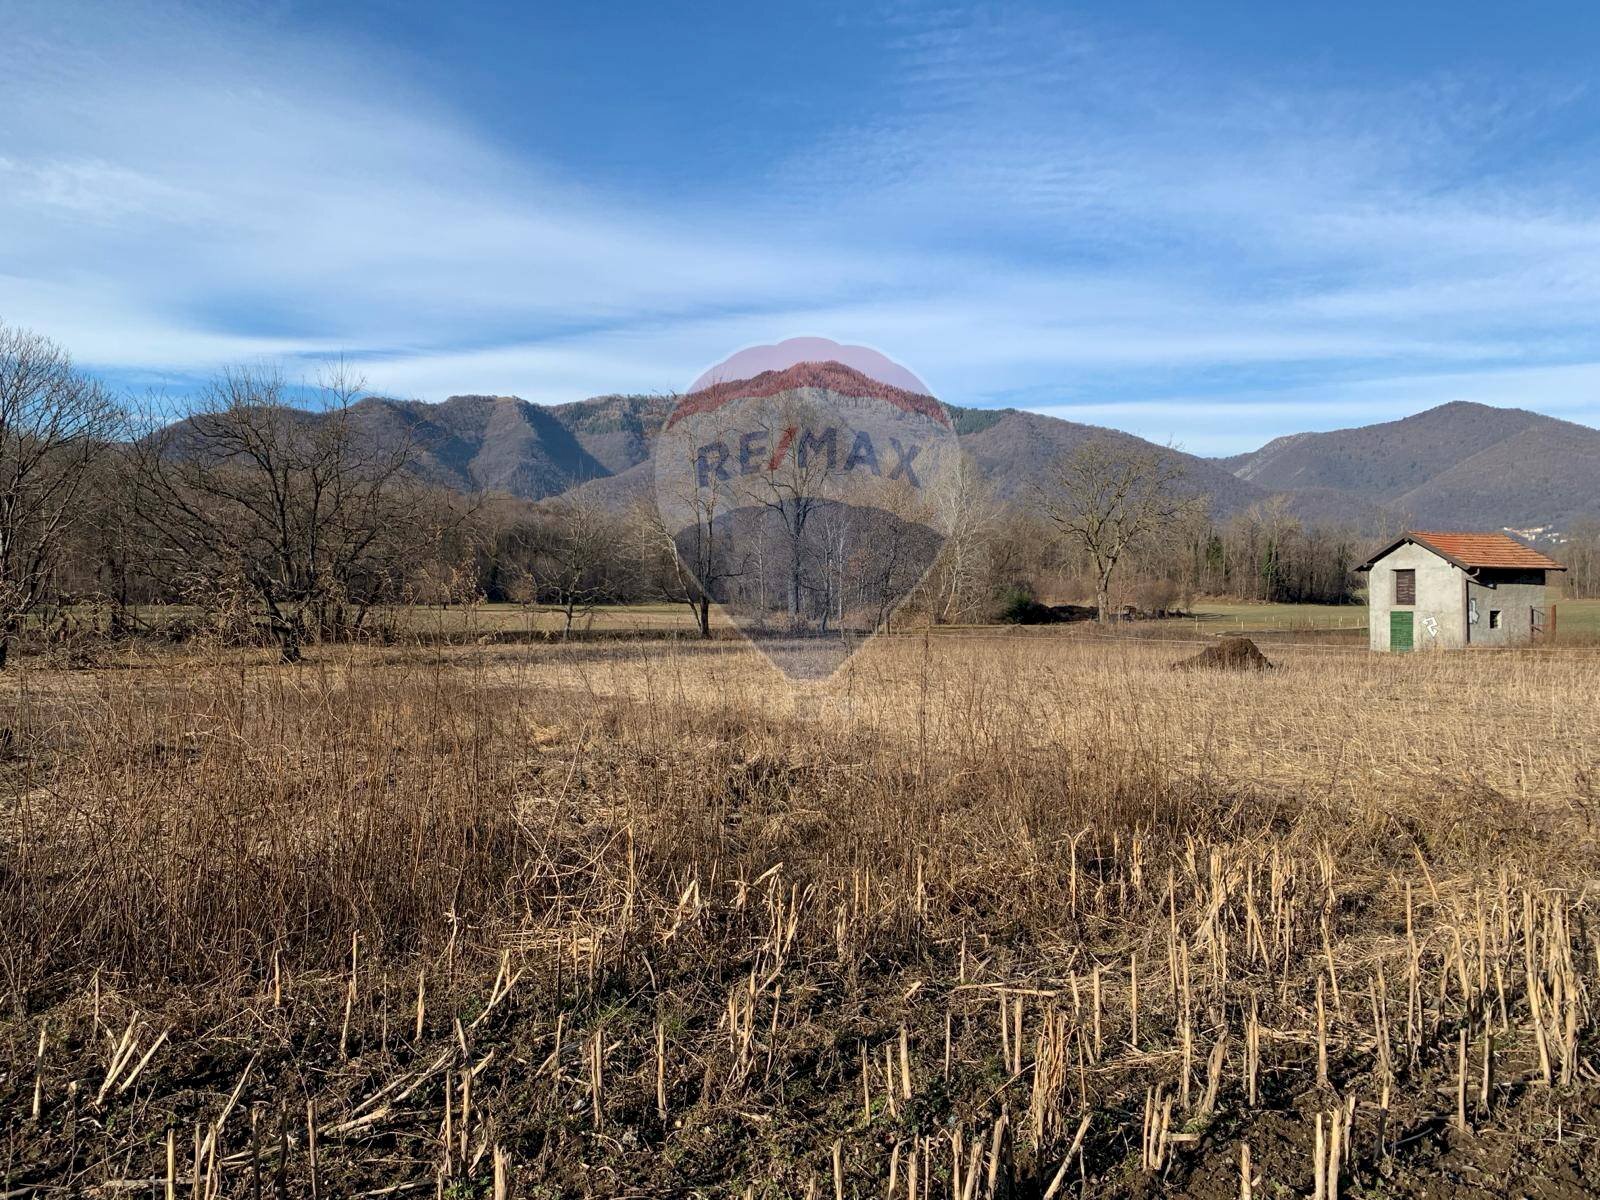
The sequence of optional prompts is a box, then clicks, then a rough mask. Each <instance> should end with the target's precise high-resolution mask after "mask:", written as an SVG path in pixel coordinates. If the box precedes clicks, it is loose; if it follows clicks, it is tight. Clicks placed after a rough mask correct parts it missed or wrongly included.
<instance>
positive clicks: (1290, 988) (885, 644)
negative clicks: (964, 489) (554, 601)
mask: <svg viewBox="0 0 1600 1200" xmlns="http://www.w3.org/2000/svg"><path fill="white" fill-rule="evenodd" d="M1269 649H1270V651H1271V655H1272V658H1273V660H1274V662H1275V663H1276V664H1277V666H1278V668H1279V669H1277V670H1274V671H1271V672H1255V671H1250V672H1240V673H1230V672H1209V671H1195V672H1175V671H1173V670H1172V669H1171V668H1172V664H1173V662H1174V661H1175V660H1176V659H1178V658H1179V657H1182V655H1183V654H1184V653H1186V652H1187V651H1186V649H1185V648H1183V647H1174V646H1172V645H1167V644H1162V643H1159V642H1147V641H1145V642H1106V641H1100V640H1091V639H1071V638H1021V637H986V638H971V639H966V638H957V637H950V638H932V639H922V638H917V637H905V638H888V639H881V640H879V641H877V642H874V643H873V644H871V645H869V646H867V647H866V648H865V649H864V650H863V651H862V652H860V653H859V654H858V655H857V656H856V657H855V658H854V659H853V660H852V661H851V663H850V665H849V666H848V667H847V668H846V670H845V671H844V672H842V673H841V674H840V675H839V676H838V677H837V678H835V679H834V680H832V681H830V682H829V683H827V684H823V685H812V686H804V687H800V688H798V689H792V688H791V687H790V686H789V685H786V684H783V683H781V682H780V681H779V679H778V677H777V676H776V675H775V673H774V672H773V671H772V669H771V668H770V667H769V666H768V665H767V664H766V663H765V661H764V660H763V659H761V658H760V656H759V655H757V654H756V653H755V652H753V651H751V650H749V649H747V648H745V647H742V646H740V645H739V644H737V643H712V644H709V645H704V646H700V645H696V646H688V647H681V648H680V647H674V646H668V645H660V644H655V645H631V644H606V643H594V642H589V643H583V644H579V645H573V646H566V647H564V646H559V645H557V646H533V647H494V646H481V647H466V648H454V649H438V648H427V647H416V648H411V649H406V648H388V649H385V650H383V651H369V650H352V649H337V648H327V649H320V650H318V651H316V652H315V653H313V654H308V656H307V659H306V661H305V662H303V663H302V664H300V665H298V666H295V667H287V666H281V665H276V664H274V663H272V662H271V660H270V658H269V657H267V656H266V655H265V654H261V655H259V656H257V655H255V654H253V653H251V652H238V651H217V652H215V653H203V652H200V651H198V650H185V651H155V652H145V653H143V654H142V655H139V656H132V657H128V658H126V659H123V660H119V661H117V662H115V663H106V664H103V666H102V668H101V669H98V670H93V671H50V672H47V671H42V670H40V669H38V668H24V669H22V670H20V671H17V672H14V673H12V675H11V677H10V678H9V679H8V680H7V681H6V682H7V684H8V691H7V693H6V695H5V710H6V711H5V722H6V729H7V733H8V736H7V738H6V743H5V745H6V751H5V761H4V763H3V771H4V779H5V794H6V811H5V816H4V831H5V841H4V846H3V858H0V929H3V931H4V932H3V935H0V936H3V939H4V940H3V943H0V987H3V989H4V993H5V1001H6V1005H5V1017H4V1027H3V1035H0V1036H3V1039H4V1051H3V1052H4V1063H5V1068H4V1077H3V1080H0V1108H3V1111H4V1112H5V1114H6V1116H5V1128H6V1138H7V1151H6V1156H5V1176H4V1179H5V1189H6V1191H7V1192H8V1193H11V1194H19V1193H20V1194H29V1193H30V1192H31V1191H35V1190H40V1191H42V1192H49V1191H50V1190H52V1189H55V1190H60V1191H63V1192H66V1193H73V1192H77V1193H89V1194H106V1195H110V1194H117V1195H129V1194H131V1195H157V1196H160V1195H171V1194H179V1192H180V1191H181V1194H184V1195H188V1194H191V1192H192V1193H193V1194H195V1195H203V1196H213V1195H256V1194H261V1195H283V1196H296V1197H298V1196H313V1195H317V1196H338V1195H357V1194H407V1193H412V1192H415V1193H418V1194H428V1195H438V1194H443V1195H450V1196H468V1195H484V1196H510V1195H517V1196H562V1195H572V1196H577V1195H603V1196H604V1195H610V1196H675V1195H704V1196H728V1197H742V1196H746V1195H751V1196H773V1197H776V1196H808V1195H809V1196H816V1197H822V1198H826V1197H855V1196H868V1195H891V1196H905V1197H907V1198H908V1200H913V1198H915V1197H920V1196H929V1197H945V1196H950V1197H961V1198H964V1200H965V1198H976V1197H988V1196H1001V1195H1007V1196H1066V1195H1078V1194H1081V1195H1093V1196H1106V1195H1111V1196H1134V1195H1156V1194H1163V1195H1194V1196H1219V1197H1220V1196H1230V1197H1231V1196H1237V1195H1255V1196H1286V1195H1312V1194H1317V1195H1322V1196H1330V1197H1331V1196H1333V1195H1336V1194H1337V1195H1348V1196H1355V1195H1388V1196H1397V1195H1398V1196H1424V1195H1426V1196H1433V1195H1502V1194H1507V1193H1516V1194H1526V1195H1544V1196H1567V1195H1570V1196H1577V1195H1584V1194H1588V1193H1590V1192H1591V1191H1592V1190H1593V1189H1594V1187H1595V1186H1596V1181H1597V1179H1600V1151H1597V1142H1596V1140H1595V1139H1596V1130H1595V1127H1594V1121H1595V1116H1596V1100H1597V1097H1600V1088H1597V1079H1596V1074H1595V1067H1594V1058H1593V1056H1594V1053H1595V1049H1596V1046H1597V1044H1600V1042H1597V1034H1600V1012H1597V1010H1596V1007H1595V1003H1596V996H1595V991H1596V987H1597V984H1600V922H1597V921H1596V919H1595V912H1594V908H1595V900H1594V897H1593V894H1592V893H1593V885H1594V882H1595V873H1594V863H1595V861H1596V856H1595V849H1596V847H1595V833H1594V819H1595V817H1596V815H1597V812H1600V790H1597V789H1600V714H1597V712H1596V710H1595V706H1594V705H1593V704H1592V699H1593V684H1592V680H1593V670H1594V665H1595V660H1594V659H1593V658H1591V657H1588V656H1585V655H1583V654H1581V653H1576V652H1566V653H1555V654H1544V655H1539V654H1533V653H1528V654H1498V655H1492V656H1490V655H1479V656H1473V655H1466V656H1449V657H1446V656H1439V657H1437V658H1430V659H1428V660H1416V659H1413V660H1405V661H1400V660H1395V659H1392V658H1386V657H1381V656H1369V655H1366V654H1363V653H1359V652H1350V651H1345V650H1342V649H1329V648H1317V647H1308V648H1301V647H1296V646H1292V645H1274V646H1271V647H1270V648H1269Z"/></svg>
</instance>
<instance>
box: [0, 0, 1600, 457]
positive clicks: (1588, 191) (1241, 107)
mask: <svg viewBox="0 0 1600 1200" xmlns="http://www.w3.org/2000/svg"><path fill="white" fill-rule="evenodd" d="M1309 7H1310V6H1288V5H1265V4H1263V5H1260V6H1242V5H1241V6H1218V5H1205V4H1194V3H1189V4H1180V3H1143V4H1141V3H1131V4H1117V5H1110V4H1107V5H1103V6H1082V7H1076V8H1068V7H1061V6H1028V5H1006V6H1003V7H1002V6H981V7H960V6H948V5H946V6H932V5H928V6H925V5H920V4H914V3H886V4H874V3H870V2H869V3H865V4H862V3H854V4H837V5H836V4H790V5H785V6H771V9H772V11H771V12H765V11H762V10H761V9H759V8H758V7H757V6H745V5H739V6H735V5H728V6H726V7H722V8H720V9H719V8H715V7H713V6H709V5H703V4H701V5H684V6H682V7H677V8H675V7H673V6H669V5H661V4H651V5H642V4H641V5H637V6H635V5H630V4H570V5H568V4H529V5H506V6H504V7H497V6H486V5H476V6H473V5H462V6H458V8H459V11H445V9H446V6H443V5H438V6H435V5H423V4H409V3H398V2H388V0H385V2H377V0H373V2H368V3H352V4H342V5H341V4H302V3H286V2H280V3H277V4H269V5H265V6H262V5H250V6H240V7H238V8H232V7H230V6H227V5H218V4H212V5H206V6H192V7H191V6H185V5H172V4H144V3H141V2H140V0H130V2H129V3H124V4H118V5H105V6H100V5H86V4H76V3H69V2H64V0H56V2H53V3H39V4H35V3H32V2H31V0H5V2H4V4H3V10H4V22H5V25H6V28H7V30H8V32H9V36H8V37H6V38H4V39H0V319H3V320H5V321H8V322H10V323H14V324H21V325H27V326H30V327H32V328H34V329H36V330H38V331H40V332H42V333H45V334H48V335H49V336H51V337H54V338H56V339H57V340H59V341H61V342H62V343H64V344H65V345H67V346H68V347H69V348H70V349H72V350H73V351H74V353H75V354H76V355H77V357H78V359H79V360H80V362H82V363H84V364H85V365H88V366H90V367H92V368H93V369H95V370H97V371H100V372H102V373H104V374H105V375H106V376H107V377H109V378H111V379H113V380H114V381H116V382H117V383H119V384H121V385H125V386H127V387H128V388H130V389H134V390H142V389H144V388H147V387H164V388H166V389H168V390H169V391H173V392H181V391H183V390H184V389H185V388H187V387H190V386H193V384H194V382H195V381H196V380H197V379H199V378H201V377H203V376H204V375H205V374H206V373H207V372H208V371H211V370H214V369H215V368H217V367H218V366H220V365H223V364H226V363H230V362H238V361H253V360H260V359H269V360H274V361H278V362H281V363H282V364H283V365H284V366H285V368H286V370H288V371H289V373H291V374H293V373H296V372H298V371H305V372H307V373H309V372H310V371H311V370H312V369H313V367H314V364H315V362H316V360H317V359H318V358H320V357H325V356H328V355H332V354H342V355H343V356H344V357H345V358H346V359H347V360H348V361H351V362H353V363H354V364H356V366H357V367H358V368H359V369H360V370H361V372H362V373H363V374H364V375H365V376H366V378H367V380H368V382H369V385H370V386H371V387H372V388H373V389H374V390H379V391H384V392H387V393H390V394H394V395H400V396H411V397H417V398H421V399H429V400H437V399H442V398H443V397H444V396H446V395H449V394H452V393H456V392H468V391H482V392H496V393H514V394H518V395H522V396H525V397H527V398H528V399H532V400H538V401H543V402H559V401H564V400H571V399H578V398H581V397H583V396H587V395H593V394H597V393H602V392H609V391H632V390H643V391H665V390H673V389H676V388H681V387H683V386H684V385H685V384H687V383H688V382H689V381H690V380H692V379H693V378H694V377H695V376H696V375H697V374H698V373H699V372H700V370H701V369H703V368H704V367H705V366H707V365H708V364H710V363H712V362H716V361H718V360H720V359H722V358H723V357H725V356H726V355H727V354H728V353H730V352H731V351H733V350H735V349H737V348H739V347H740V346H744V345H749V344H753V343H762V342H774V341H778V340H780V339H782V338H785V337H790V336H795V335H805V334H817V335H823V336H828V337H832V338H835V339H837V340H839V341H842V342H859V343H865V344H868V345H872V346H875V347H877V348H878V349H880V350H882V351H884V352H885V353H887V354H889V355H890V356H891V357H894V358H896V359H898V360H899V361H901V362H903V363H905V364H906V365H907V366H909V367H910V368H911V369H912V370H913V371H914V372H916V374H917V375H919V376H920V377H921V378H923V379H924V380H926V381H928V383H929V384H930V385H931V386H932V387H933V389H934V390H935V391H936V392H937V393H938V394H939V395H940V396H941V397H942V398H944V399H947V400H951V401H955V402H959V403H968V404H982V405H1005V404H1009V405H1016V406H1018V407H1026V408H1032V409H1036V410H1039V411H1045V412H1050V413H1054V414H1056V415H1060V416H1064V417H1068V418H1070V419H1075V420H1082V421H1090V422H1094V423H1099V424H1107V425H1113V426H1117V427H1119V428H1124V429H1129V430H1132V431H1134V432H1137V433H1140V434H1142V435H1144V436H1147V437H1152V438H1156V439H1159V440H1167V439H1174V440H1176V441H1177V442H1179V443H1180V444H1182V445H1183V446H1185V447H1186V448H1188V449H1190V450H1193V451H1195V452H1199V453H1228V452H1232V451H1235V450H1240V449H1246V448H1250V447H1253V446H1255V445H1258V444H1260V443H1261V442H1264V441H1266V440H1268V439H1269V438H1271V437H1274V436H1277V435H1279V434H1281V433H1285V432H1291V431H1295V430H1300V429H1315V428H1334V427H1339V426H1345V425H1351V424H1362V423H1366V422H1369V421H1374V420H1382V419H1387V418H1391V417H1394V416H1399V415H1403V414H1405V413H1409V412H1415V411H1418V410H1420V409H1422V408H1426V407H1429V406H1431V405H1433V404H1438V403H1443V402H1445V401H1448V400H1458V399H1466V400H1479V401H1483V402H1486V403H1492V404H1515V405H1521V406H1524V407H1528V408H1533V409H1537V410H1539V411H1542V412H1547V413H1551V414H1552V415H1556V416H1562V417H1566V418H1568V419H1571V420H1577V421H1582V422H1584V423H1587V424H1592V425H1600V332H1597V330H1596V313H1600V95H1597V93H1596V89H1595V86H1594V85H1592V84H1591V82H1590V80H1591V77H1592V76H1593V73H1594V72H1593V64H1594V63H1595V62H1597V61H1600V13H1597V11H1596V10H1595V9H1594V8H1593V7H1592V6H1591V7H1585V6H1580V5H1576V4H1574V5H1570V6H1569V5H1539V6H1533V7H1528V8H1525V9H1522V10H1520V11H1517V12H1513V11H1512V10H1510V9H1509V8H1503V7H1502V6H1488V5H1482V6H1478V5H1472V4H1453V5H1443V4H1438V5H1434V4H1416V5H1406V6H1395V7H1399V8H1403V9H1404V11H1403V12H1395V11H1388V6H1378V5H1368V4H1346V5H1340V6H1323V10H1321V11H1309Z"/></svg>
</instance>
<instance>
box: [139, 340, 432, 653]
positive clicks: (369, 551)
mask: <svg viewBox="0 0 1600 1200" xmlns="http://www.w3.org/2000/svg"><path fill="white" fill-rule="evenodd" d="M362 387H363V384H362V381H360V380H358V379H355V378H353V377H351V376H350V375H348V374H347V373H346V372H345V371H344V370H343V368H342V367H341V366H335V367H332V368H330V369H329V370H328V371H327V372H326V373H325V375H324V376H323V378H322V379H321V380H320V381H319V383H318V386H317V387H316V389H315V394H314V396H313V398H312V400H311V402H310V403H309V404H307V405H292V404H290V403H289V402H288V389H287V388H286V386H285V384H284V383H283V381H282V379H281V378H280V377H279V376H278V375H276V374H275V373H273V372H271V371H268V370H264V369H241V370H232V371H228V372H226V373H225V374H223V375H222V376H220V377H219V378H218V379H216V380H215V381H213V382H212V383H211V384H210V385H209V386H208V387H207V388H206V389H205V391H204V392H203V393H202V395H201V396H200V397H199V399H198V401H197V402H196V403H195V404H194V405H193V406H192V407H191V409H190V410H189V412H188V413H187V415H186V417H185V418H184V419H183V420H181V421H179V422H177V423H175V424H172V425H169V426H167V427H165V428H163V429H159V430H156V431H154V432H151V433H149V434H147V435H146V436H145V437H143V438H140V439H138V441H137V442H136V443H135V447H134V452H133V456H132V457H133V463H134V469H133V478H134V482H135V491H136V494H137V498H138V503H139V506H140V510H141V513H142V515H143V516H144V517H145V518H146V521H147V527H148V534H149V536H150V538H151V539H152V541H153V543H154V545H155V546H156V548H157V552H158V555H159V556H160V558H161V559H162V560H164V565H165V567H166V571H167V574H168V577H169V578H170V579H174V580H177V581H180V584H181V583H187V585H188V587H187V592H188V594H189V595H190V596H191V597H194V598H197V599H199V600H200V602H202V603H205V602H206V600H207V598H208V597H213V596H228V595H231V596H234V597H241V598H244V600H245V601H246V602H247V605H248V607H249V609H250V610H251V611H253V612H254V613H255V614H258V615H259V616H260V617H261V618H264V619H265V622H266V625H267V627H268V629H269V631H270V633H271V635H272V637H273V638H274V640H276V642H277V643H278V646H279V649H280V651H281V653H282V656H283V658H284V660H285V661H287V662H295V661H298V659H299V658H300V654H301V647H302V646H303V645H304V643H305V642H306V641H307V640H308V638H311V637H313V636H317V635H319V634H320V635H330V634H335V633H339V632H344V631H350V630H353V629H356V628H359V627H360V625H361V623H362V621H363V619H364V618H365V616H366V614H367V612H368V610H369V609H370V607H371V606H372V605H373V604H374V603H376V602H378V601H379V600H381V599H382V598H383V597H385V596H387V595H393V594H395V593H396V591H397V590H398V585H399V583H400V579H401V576H402V574H403V572H404V571H405V570H407V569H409V567H410V565H411V564H412V562H413V560H414V555H413V554H412V553H411V550H412V549H413V542H414V541H415V536H416V535H417V522H416V521H415V520H414V519H413V518H414V517H415V515H416V512H417V507H418V504H419V503H420V500H421V498H422V492H421V491H420V489H417V488H414V487H412V486H409V484H408V482H407V480H406V479H405V470H406V468H407V466H408V464H409V462H410V457H411V446H410V445H409V443H407V442H404V441H392V440H391V441H384V440H380V439H378V438H376V437H374V436H373V434H372V432H371V431H370V430H368V429H364V428H362V427H360V425H359V422H358V419H357V416H358V414H356V412H355V411H354V406H355V402H356V400H357V398H358V396H359V395H360V392H361V390H362ZM254 619H256V618H255V617H251V620H252V621H253V620H254Z"/></svg>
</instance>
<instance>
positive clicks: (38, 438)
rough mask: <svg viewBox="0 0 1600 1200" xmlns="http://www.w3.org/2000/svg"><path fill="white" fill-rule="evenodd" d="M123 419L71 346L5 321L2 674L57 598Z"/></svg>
mask: <svg viewBox="0 0 1600 1200" xmlns="http://www.w3.org/2000/svg"><path fill="white" fill-rule="evenodd" d="M119 419H120V413H119V412H118V410H117V406H116V405H115V404H114V403H113V402H112V401H111V399H110V398H109V396H107V394H106V392H105V390H104V389H103V388H102V387H101V385H100V384H99V383H97V382H95V381H94V380H92V379H90V378H88V377H87V376H86V375H84V374H82V373H81V372H79V371H78V370H77V369H75V368H74V367H73V365H72V359H71V358H70V357H69V356H68V355H67V353H66V351H64V350H62V349H61V347H59V346H57V345H56V344H55V343H54V342H52V341H50V340H49V339H47V338H43V337H40V336H39V335H37V334H34V333H30V332H28V331H27V330H23V329H16V328H13V327H11V326H8V325H4V324H0V668H3V667H4V666H5V663H6V659H7V657H8V655H9V653H10V649H11V643H12V641H13V640H14V639H15V638H16V636H17V634H18V633H19V632H20V631H21V630H22V627H23V625H24V624H25V622H26V621H27V619H28V615H29V614H30V613H31V612H33V610H34V609H35V608H37V607H38V605H39V604H40V603H41V602H42V601H43V600H44V599H45V598H46V597H47V596H48V594H49V592H50V589H51V587H52V581H53V577H54V573H55V571H56V570H57V569H58V567H59V566H60V564H61V558H62V554H63V549H64V544H65V542H66V538H67V535H68V532H69V530H70V528H71V526H72V525H73V524H74V522H75V521H77V520H78V519H79V518H80V517H81V515H82V513H83V510H84V507H85V506H84V505H83V503H82V501H83V498H84V494H85V492H86V491H87V490H88V488H89V486H90V475H91V472H92V469H93V467H94V464H95V462H96V461H97V460H98V459H99V458H100V457H101V456H102V455H103V454H104V453H105V452H106V450H107V448H108V445H109V443H110V442H111V440H112V438H113V437H114V435H115V433H116V430H117V426H118V422H119Z"/></svg>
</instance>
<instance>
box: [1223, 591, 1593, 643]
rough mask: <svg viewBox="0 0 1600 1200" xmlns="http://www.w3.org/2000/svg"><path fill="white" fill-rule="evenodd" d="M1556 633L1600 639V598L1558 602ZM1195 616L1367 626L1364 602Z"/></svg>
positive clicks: (1288, 628) (1227, 622)
mask: <svg viewBox="0 0 1600 1200" xmlns="http://www.w3.org/2000/svg"><path fill="white" fill-rule="evenodd" d="M1555 607H1556V633H1557V636H1558V638H1559V639H1560V640H1563V641H1565V640H1600V600H1559V601H1557V602H1556V605H1555ZM1192 619H1193V620H1194V622H1195V624H1196V626H1197V627H1198V628H1200V629H1202V630H1205V631H1208V632H1212V633H1221V632H1223V631H1225V630H1229V629H1233V630H1238V631H1240V632H1244V633H1251V632H1260V631H1271V632H1293V631H1295V630H1305V631H1308V632H1309V631H1325V630H1354V631H1361V630H1365V629H1366V628H1367V609H1366V606H1365V605H1364V604H1224V603H1212V602H1208V601H1200V602H1197V603H1196V604H1195V605H1194V607H1193V609H1192Z"/></svg>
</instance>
